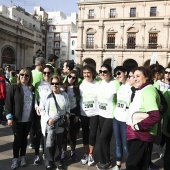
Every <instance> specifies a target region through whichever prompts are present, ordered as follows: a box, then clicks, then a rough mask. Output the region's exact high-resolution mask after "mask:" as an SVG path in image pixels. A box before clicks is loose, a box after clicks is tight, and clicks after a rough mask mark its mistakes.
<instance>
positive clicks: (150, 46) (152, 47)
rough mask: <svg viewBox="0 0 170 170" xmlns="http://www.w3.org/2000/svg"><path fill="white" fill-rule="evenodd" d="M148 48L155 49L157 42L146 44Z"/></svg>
mask: <svg viewBox="0 0 170 170" xmlns="http://www.w3.org/2000/svg"><path fill="white" fill-rule="evenodd" d="M148 48H149V49H157V48H158V45H157V44H148Z"/></svg>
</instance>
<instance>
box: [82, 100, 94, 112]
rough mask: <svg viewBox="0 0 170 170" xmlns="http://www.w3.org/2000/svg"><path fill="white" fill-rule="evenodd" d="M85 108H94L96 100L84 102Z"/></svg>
mask: <svg viewBox="0 0 170 170" xmlns="http://www.w3.org/2000/svg"><path fill="white" fill-rule="evenodd" d="M83 109H84V110H91V109H94V101H88V102H83Z"/></svg>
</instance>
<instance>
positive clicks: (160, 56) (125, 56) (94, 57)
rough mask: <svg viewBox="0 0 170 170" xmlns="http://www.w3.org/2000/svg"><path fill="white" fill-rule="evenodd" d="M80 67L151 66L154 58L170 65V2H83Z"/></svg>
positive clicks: (113, 0)
mask: <svg viewBox="0 0 170 170" xmlns="http://www.w3.org/2000/svg"><path fill="white" fill-rule="evenodd" d="M77 24H78V33H77V36H78V40H77V49H76V51H77V58H76V62H77V63H78V64H86V63H88V64H92V65H94V66H95V67H96V70H99V68H100V66H101V65H102V64H103V63H111V59H112V58H114V60H115V62H114V63H115V65H124V66H126V67H128V68H129V69H131V68H133V67H135V66H142V65H149V63H150V59H151V56H153V55H157V62H158V63H159V64H162V65H163V66H167V65H168V64H169V62H170V30H169V27H170V1H165V0H158V1H154V0H145V1H141V0H131V1H129V0H80V1H79V2H78V21H77Z"/></svg>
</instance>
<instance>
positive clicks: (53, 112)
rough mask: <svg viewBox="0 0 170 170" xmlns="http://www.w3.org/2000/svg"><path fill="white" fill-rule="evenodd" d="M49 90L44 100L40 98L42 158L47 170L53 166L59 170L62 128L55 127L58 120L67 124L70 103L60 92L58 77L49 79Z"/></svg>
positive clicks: (61, 167) (61, 166)
mask: <svg viewBox="0 0 170 170" xmlns="http://www.w3.org/2000/svg"><path fill="white" fill-rule="evenodd" d="M50 84H51V90H52V92H51V93H50V94H48V95H47V96H46V97H45V98H44V99H42V100H41V98H40V113H41V128H42V133H43V136H44V157H45V167H46V169H47V170H49V169H51V168H52V167H53V165H55V166H56V167H57V168H58V169H59V170H63V169H64V167H63V165H62V164H61V153H62V136H63V131H64V128H63V127H58V126H57V125H56V123H57V120H58V119H59V118H61V117H62V118H64V119H66V121H68V122H69V113H70V103H69V99H68V95H67V94H66V93H65V92H63V91H61V90H60V88H61V85H62V80H61V78H60V77H59V76H52V77H51V81H50Z"/></svg>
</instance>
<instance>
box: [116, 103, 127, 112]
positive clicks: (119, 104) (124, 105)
mask: <svg viewBox="0 0 170 170" xmlns="http://www.w3.org/2000/svg"><path fill="white" fill-rule="evenodd" d="M117 107H118V108H120V109H123V110H124V111H126V104H125V103H119V102H118V103H117Z"/></svg>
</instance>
